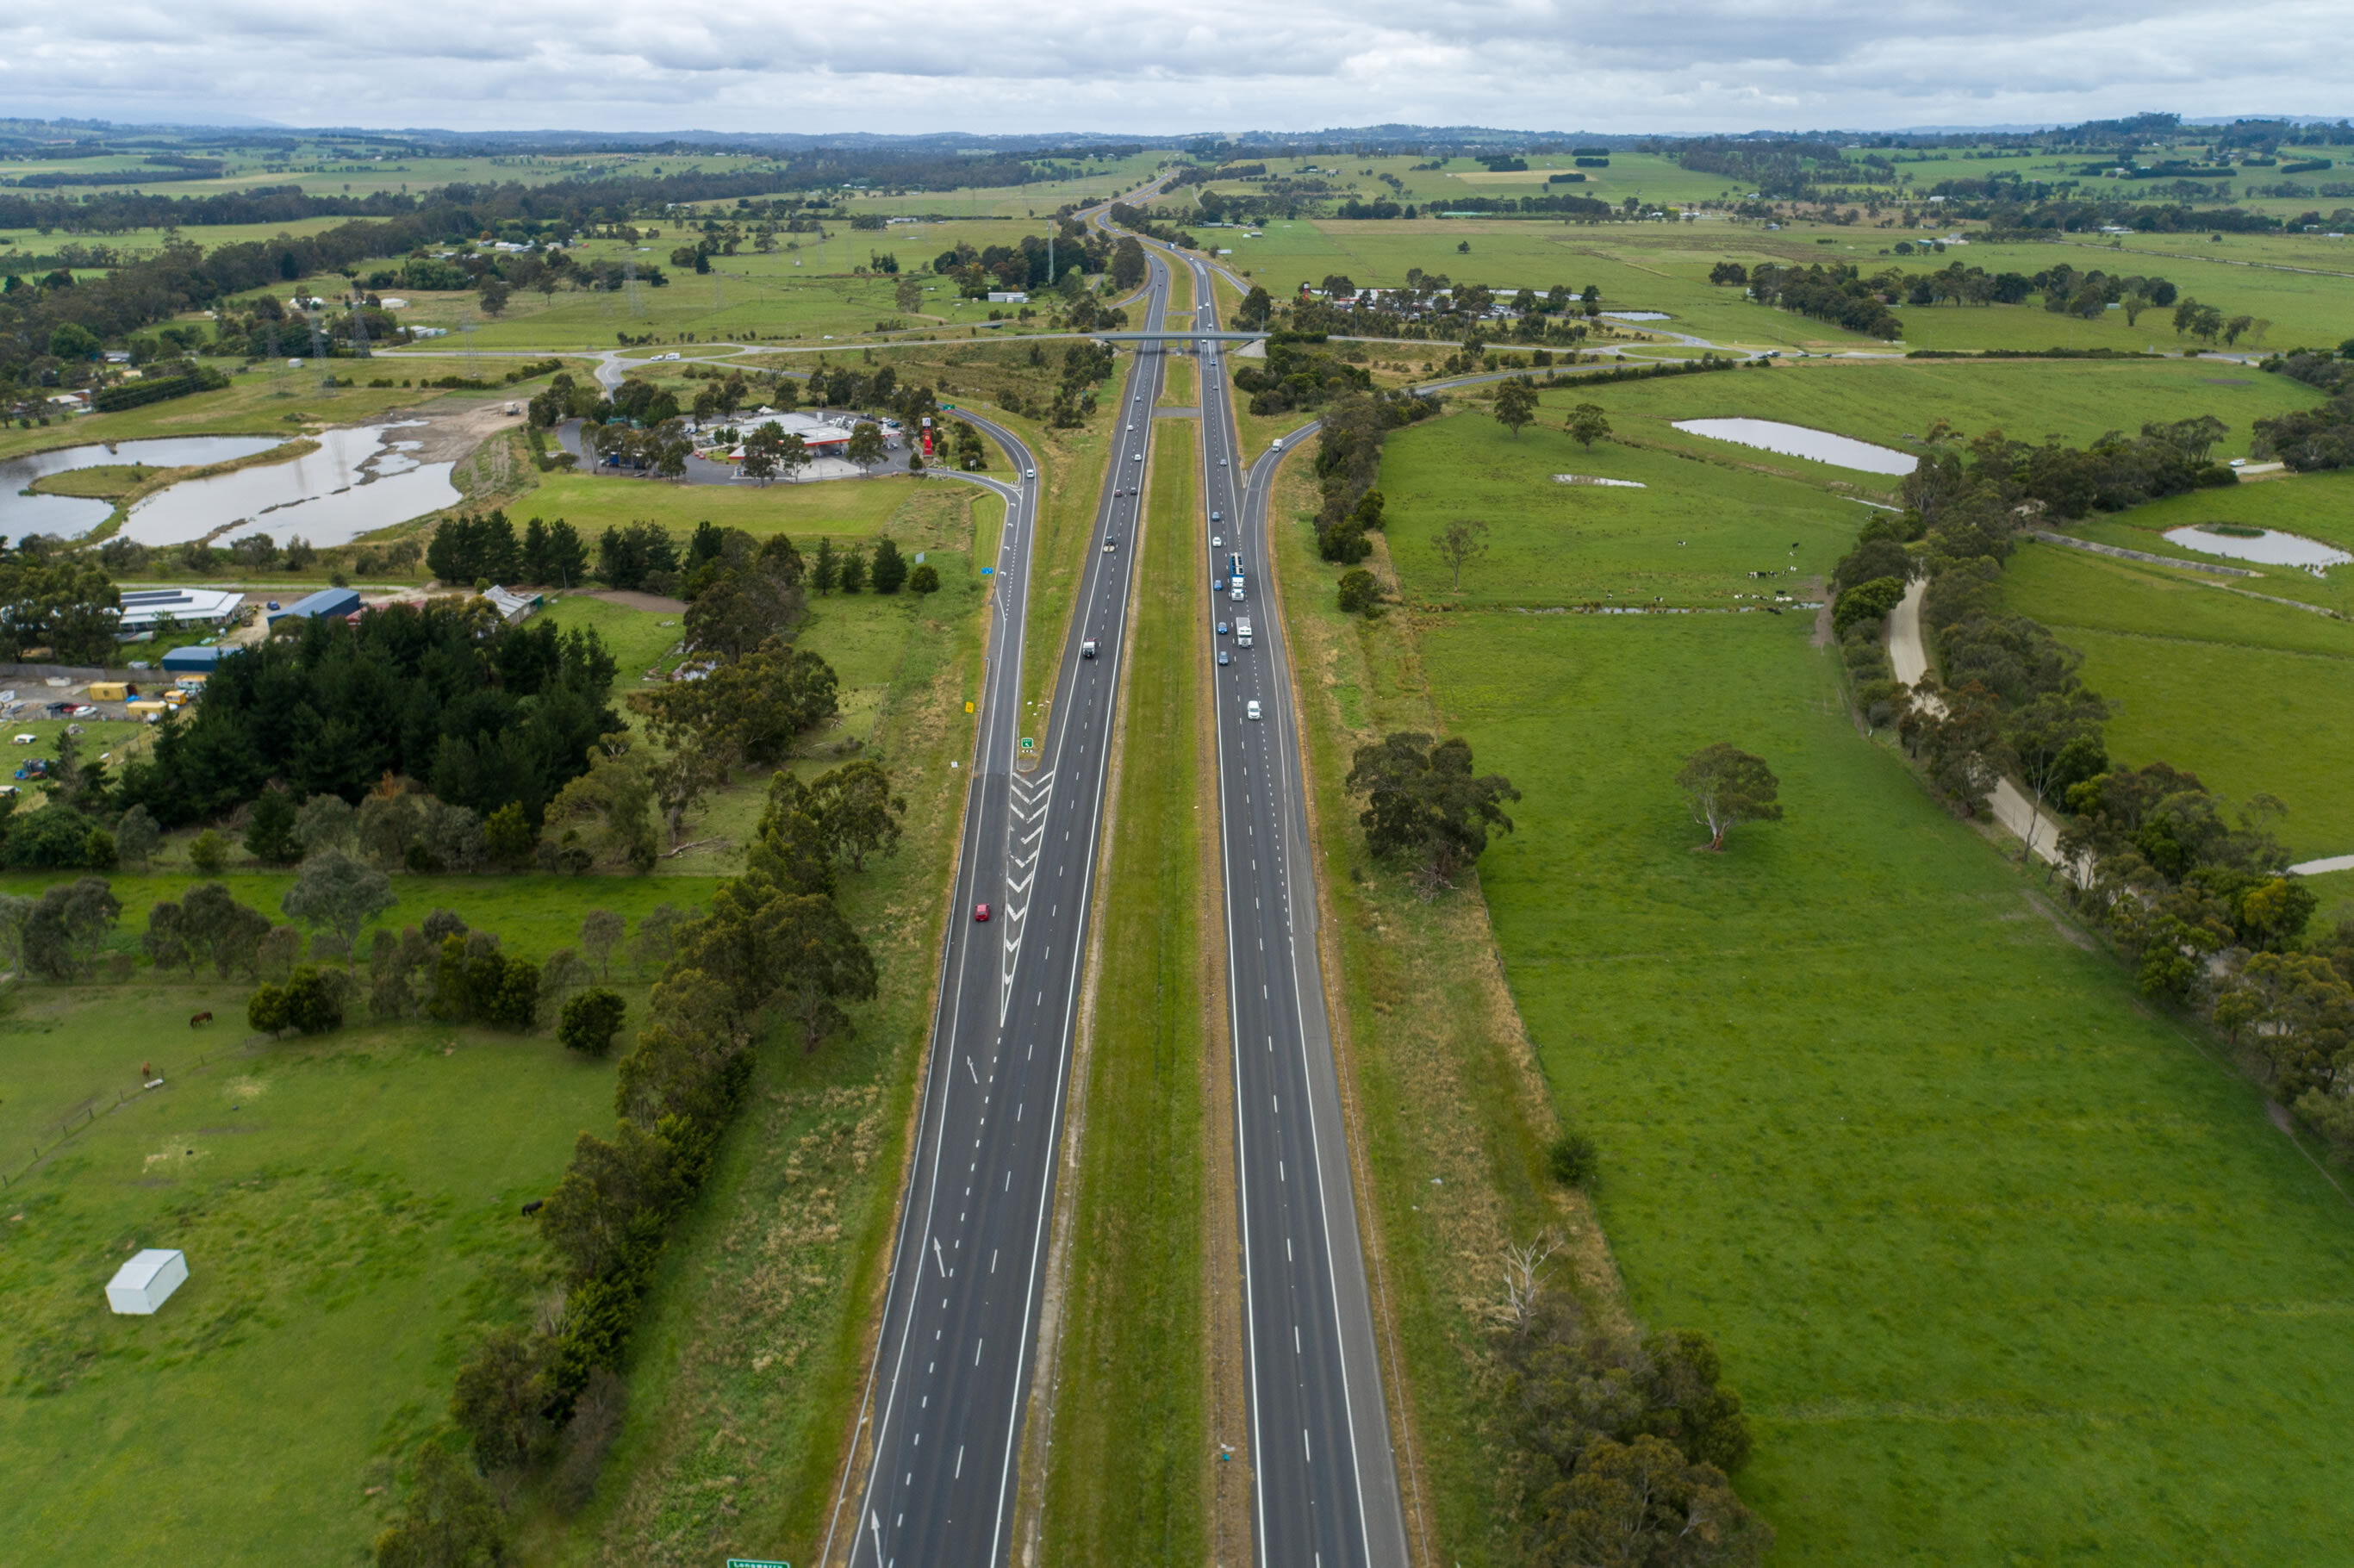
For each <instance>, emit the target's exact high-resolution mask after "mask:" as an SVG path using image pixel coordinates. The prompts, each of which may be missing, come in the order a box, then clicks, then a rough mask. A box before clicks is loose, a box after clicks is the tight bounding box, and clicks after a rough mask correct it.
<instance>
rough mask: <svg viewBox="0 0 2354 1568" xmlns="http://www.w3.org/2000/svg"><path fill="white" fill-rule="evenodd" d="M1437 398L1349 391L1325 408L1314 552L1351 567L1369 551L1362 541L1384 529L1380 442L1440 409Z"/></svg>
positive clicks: (1319, 448) (1319, 450)
mask: <svg viewBox="0 0 2354 1568" xmlns="http://www.w3.org/2000/svg"><path fill="white" fill-rule="evenodd" d="M1438 408H1439V400H1438V399H1437V398H1436V397H1415V396H1414V395H1413V394H1412V393H1406V392H1364V391H1358V390H1353V389H1352V390H1350V391H1347V392H1343V393H1341V395H1340V396H1339V397H1335V398H1333V399H1332V401H1331V404H1330V405H1328V406H1327V407H1326V408H1325V410H1324V418H1323V427H1322V429H1321V430H1320V432H1319V436H1318V440H1317V443H1316V465H1315V466H1316V482H1317V487H1318V488H1319V489H1320V491H1321V492H1322V493H1323V500H1322V503H1321V504H1320V505H1319V507H1318V508H1317V513H1316V546H1317V553H1318V554H1319V555H1320V556H1323V558H1324V559H1326V560H1328V561H1332V562H1335V563H1337V564H1339V565H1341V566H1343V567H1352V566H1354V565H1356V564H1357V563H1358V562H1360V561H1362V560H1363V559H1364V558H1365V557H1366V556H1369V555H1371V554H1372V553H1373V545H1372V543H1371V542H1370V541H1368V540H1367V539H1366V537H1365V535H1366V533H1367V532H1368V531H1369V530H1377V529H1379V528H1380V527H1381V526H1382V514H1383V506H1384V501H1383V497H1382V494H1381V493H1380V492H1379V491H1377V490H1375V489H1374V488H1373V482H1374V480H1375V479H1377V478H1378V477H1379V476H1380V474H1381V467H1382V443H1383V442H1384V441H1386V440H1388V439H1389V433H1390V432H1391V431H1392V430H1394V429H1398V428H1400V427H1401V426H1405V425H1410V424H1413V423H1414V422H1416V420H1419V419H1425V418H1429V417H1430V416H1431V415H1432V414H1435V413H1437V411H1438Z"/></svg>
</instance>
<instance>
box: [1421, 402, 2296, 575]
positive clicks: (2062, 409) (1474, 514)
mask: <svg viewBox="0 0 2354 1568" xmlns="http://www.w3.org/2000/svg"><path fill="white" fill-rule="evenodd" d="M2206 368H2207V367H2205V366H2194V365H2185V364H2181V363H2179V362H2177V363H2150V364H2127V365H2091V366H2088V365H2078V364H2065V365H2016V364H1998V365H1954V364H1950V363H1945V364H1941V363H1935V362H1929V363H1924V362H1921V361H1912V362H1899V363H1894V364H1877V365H1808V366H1803V367H1791V368H1786V369H1780V370H1773V371H1754V370H1737V371H1731V372H1720V373H1718V374H1715V375H1709V376H1676V377H1670V378H1668V379H1663V380H1659V381H1642V382H1621V383H1617V384H1615V385H1614V384H1609V383H1596V384H1589V385H1585V386H1578V387H1564V388H1557V389H1553V390H1549V391H1546V392H1544V393H1543V394H1542V395H1541V397H1540V398H1539V413H1538V418H1537V421H1536V422H1535V423H1534V424H1532V425H1531V426H1530V427H1529V428H1528V429H1525V430H1523V431H1522V432H1521V433H1520V434H1519V435H1518V436H1517V437H1516V436H1514V435H1512V434H1511V432H1510V431H1508V430H1506V429H1504V428H1503V427H1502V426H1501V425H1499V424H1497V423H1496V422H1495V420H1494V418H1492V417H1490V414H1489V413H1488V412H1487V410H1486V408H1485V406H1484V405H1482V404H1479V403H1478V402H1476V401H1474V402H1471V403H1469V405H1468V406H1467V407H1465V408H1462V409H1461V410H1459V411H1458V412H1455V413H1451V414H1449V415H1448V416H1447V417H1445V418H1439V419H1437V420H1432V421H1427V422H1426V423H1424V424H1420V425H1416V426H1413V427H1410V428H1408V429H1404V430H1401V431H1399V432H1398V433H1397V434H1395V435H1394V436H1393V437H1392V438H1391V439H1390V442H1389V446H1388V448H1387V452H1386V457H1385V460H1384V471H1383V475H1382V489H1383V493H1384V495H1385V496H1386V497H1387V499H1388V503H1389V505H1388V513H1387V519H1388V521H1387V528H1388V533H1389V542H1390V546H1391V553H1392V559H1393V560H1394V563H1395V567H1396V571H1397V575H1398V580H1399V585H1400V588H1401V591H1403V592H1404V593H1405V595H1406V596H1407V597H1408V598H1410V599H1416V600H1433V601H1435V600H1439V599H1447V600H1448V601H1450V602H1459V603H1462V604H1466V605H1475V606H1477V605H1511V606H1529V607H1534V608H1544V607H1557V606H1562V605H1570V604H1580V603H1587V602H1592V603H1600V604H1606V605H1607V604H1620V605H1623V604H1628V603H1630V602H1631V603H1635V604H1649V603H1653V602H1655V601H1658V602H1664V603H1665V604H1667V605H1669V606H1670V607H1673V606H1698V607H1709V606H1714V607H1720V608H1730V607H1733V606H1735V605H1738V604H1741V603H1745V602H1753V601H1755V599H1758V598H1760V597H1761V596H1770V595H1771V594H1772V593H1773V592H1774V591H1775V589H1776V588H1787V589H1789V590H1790V591H1791V592H1792V593H1793V594H1794V595H1796V596H1797V597H1799V598H1804V597H1805V594H1804V591H1803V590H1804V589H1805V588H1806V587H1807V585H1808V583H1809V582H1812V581H1815V580H1816V579H1819V578H1820V577H1825V576H1827V575H1828V573H1829V570H1830V568H1831V567H1832V566H1833V565H1834V564H1835V563H1836V562H1837V561H1838V559H1839V557H1840V556H1841V555H1843V554H1845V553H1846V551H1847V550H1848V548H1849V547H1850V546H1851V545H1852V544H1853V542H1854V537H1855V531H1856V529H1857V528H1859V527H1860V526H1861V523H1862V517H1863V510H1862V508H1861V506H1859V505H1858V504H1856V503H1855V502H1854V501H1852V500H1850V499H1847V498H1846V497H1845V495H1844V494H1843V493H1842V490H1841V489H1838V488H1834V487H1843V488H1844V489H1847V490H1854V491H1857V492H1859V493H1862V494H1866V495H1874V496H1877V495H1881V494H1882V493H1884V491H1885V490H1886V488H1887V487H1889V486H1891V485H1892V484H1893V481H1891V480H1889V479H1887V478H1886V477H1884V476H1882V475H1876V474H1871V473H1865V472H1861V471H1852V470H1847V469H1841V468H1836V467H1833V466H1831V465H1829V464H1827V463H1818V462H1812V461H1808V460H1806V459H1802V458H1791V457H1783V456H1780V455H1777V454H1775V453H1771V452H1764V451H1759V450H1755V449H1752V448H1747V447H1740V446H1735V445H1733V444H1732V443H1730V442H1725V441H1718V440H1710V439H1708V438H1706V437H1702V436H1697V435H1691V434H1687V433H1685V432H1683V431H1680V430H1677V429H1674V428H1673V422H1674V421H1676V420H1680V419H1689V418H1722V417H1731V416H1748V417H1753V418H1774V419H1782V420H1787V421H1788V422H1791V423H1794V424H1802V425H1807V426H1809V427H1812V428H1815V429H1827V430H1830V431H1833V432H1835V433H1838V434H1840V435H1847V436H1853V437H1856V438H1858V439H1861V440H1871V441H1875V442H1882V443H1887V444H1890V445H1892V446H1893V447H1895V448H1896V449H1898V450H1904V449H1905V448H1907V447H1911V446H1914V445H1916V444H1917V443H1915V442H1910V441H1907V440H1906V438H1907V437H1917V436H1919V435H1920V434H1921V433H1923V432H1925V430H1927V429H1928V428H1929V426H1930V425H1931V423H1932V422H1934V421H1935V419H1937V418H1946V419H1949V420H1951V421H1952V422H1953V423H1954V424H1956V426H1958V427H1960V428H1961V429H1964V430H1965V431H1967V432H1968V433H1969V434H1972V435H1976V434H1978V432H1980V431H1982V430H1984V429H1988V427H1990V426H1992V427H1999V428H2002V429H2006V430H2007V431H2009V432H2010V433H2011V434H2013V435H2016V436H2020V437H2021V438H2022V439H2026V440H2041V438H2042V437H2043V436H2044V435H2045V434H2047V433H2049V434H2052V435H2056V436H2058V437H2059V438H2060V439H2062V440H2066V441H2071V442H2084V441H2089V440H2093V439H2094V438H2096V437H2098V436H2099V435H2101V434H2102V433H2103V432H2105V431H2106V430H2109V429H2117V428H2119V427H2121V426H2122V427H2124V428H2126V429H2138V428H2139V426H2140V425H2141V424H2142V423H2143V422H2145V421H2149V420H2166V419H2179V418H2188V417H2190V416H2191V415H2193V414H2197V413H2201V412H2208V411H2214V412H2216V413H2217V414H2218V417H2219V418H2225V420H2226V421H2227V423H2229V424H2230V425H2231V426H2232V431H2231V434H2230V435H2228V436H2227V437H2226V438H2225V441H2224V445H2225V446H2227V447H2230V446H2235V445H2236V446H2237V447H2238V448H2239V449H2240V450H2244V448H2245V444H2246V441H2247V439H2248V428H2249V424H2250V422H2251V421H2252V420H2253V419H2254V418H2260V417H2263V416H2264V415H2265V414H2269V413H2275V412H2279V411H2281V410H2283V409H2285V408H2293V407H2301V406H2303V405H2304V404H2305V403H2306V401H2308V400H2309V394H2308V393H2307V391H2306V388H2304V387H2299V386H2296V384H2294V383H2287V382H2284V381H2282V380H2281V379H2280V378H2279V377H2276V376H2257V377H2255V378H2253V380H2250V381H2248V382H2247V383H2246V384H2245V385H2240V386H2226V387H2219V386H2216V385H2214V384H2213V383H2212V382H2211V379H2210V378H2209V377H2208V376H2204V375H2202V374H2200V372H2201V371H2202V370H2204V369H2206ZM1587 401H1592V402H1596V403H1599V404H1600V405H1602V406H1603V408H1605V409H1606V410H1607V412H1608V415H1609V418H1610V420H1611V422H1612V427H1613V430H1614V438H1613V439H1611V440H1605V441H1602V442H1599V443H1597V444H1596V446H1595V447H1594V448H1593V449H1592V450H1586V449H1585V448H1582V447H1580V446H1578V445H1577V443H1576V442H1575V441H1573V440H1570V439H1569V437H1568V436H1567V435H1565V434H1564V432H1563V430H1562V428H1561V424H1562V421H1563V420H1564V418H1566V416H1567V414H1568V412H1569V409H1570V408H1572V407H1573V406H1575V404H1578V403H1582V402H1587ZM1562 473H1568V474H1577V475H1584V476H1588V477H1596V478H1605V479H1617V480H1628V481H1633V482H1636V483H1638V484H1641V485H1643V486H1644V487H1645V488H1643V489H1640V490H1634V489H1627V488H1621V487H1617V486H1600V485H1585V484H1564V483H1559V482H1555V480H1554V478H1553V476H1554V475H1555V474H1562ZM2298 483H2299V484H2305V485H2310V486H2311V488H2310V489H2309V490H2308V491H2307V492H2306V493H2309V494H2312V495H2314V496H2316V497H2317V498H2318V497H2325V496H2326V497H2329V498H2331V499H2330V500H2329V501H2328V502H2327V503H2326V504H2327V506H2328V507H2329V508H2330V509H2331V513H2332V514H2333V515H2334V514H2335V511H2336V506H2335V497H2336V495H2337V491H2336V488H2335V487H2334V485H2333V484H2332V483H2331V482H2328V481H2323V482H2319V483H2318V484H2316V483H2314V482H2310V481H2299V482H2298ZM2275 488H2277V489H2279V490H2280V491H2282V492H2283V493H2286V492H2287V490H2288V488H2289V487H2287V486H2285V485H2276V486H2275ZM2265 489H2266V487H2265V486H2264V485H2263V484H2251V485H2248V486H2246V487H2244V488H2243V490H2235V491H2230V492H2202V493H2200V495H2199V496H2194V497H2186V498H2182V499H2181V500H2179V501H2178V502H2173V503H2166V505H2167V507H2171V508H2190V507H2198V506H2208V507H2210V509H2211V510H2212V509H2213V508H2212V506H2211V500H2212V499H2213V498H2224V499H2225V500H2227V501H2229V502H2237V501H2238V499H2239V498H2240V497H2241V496H2243V495H2246V496H2250V497H2253V498H2255V500H2254V501H2253V504H2255V505H2257V506H2259V507H2264V506H2274V507H2285V508H2289V509H2295V508H2296V503H2295V500H2294V497H2290V498H2289V499H2288V500H2286V501H2285V502H2279V503H2273V502H2266V501H2264V500H2263V499H2262V498H2263V496H2264V491H2265ZM2161 510H2162V509H2161V508H2158V507H2151V508H2147V509H2144V510H2143V511H2138V512H2134V513H2129V514H2124V516H2123V518H2122V519H2117V520H2107V521H2104V522H2103V523H2101V524H2098V525H2097V526H2098V527H2108V528H2115V527H2118V526H2124V525H2127V524H2132V525H2138V524H2140V523H2141V522H2142V520H2143V519H2144V518H2145V516H2147V515H2148V514H2154V513H2159V512H2160V511H2161ZM2216 514H2218V515H2225V516H2231V515H2236V514H2235V513H2233V512H2232V511H2230V510H2228V509H2226V510H2223V511H2220V512H2217V513H2216ZM2168 515H2171V516H2173V521H2169V522H2168V523H2167V524H2166V525H2167V526H2175V525H2177V524H2179V523H2180V522H2185V521H2190V520H2191V519H2190V516H2189V515H2174V514H2168ZM2198 515H2204V514H2203V513H2202V514H2198ZM1462 519H1470V520H1477V521H1479V522H1484V523H1486V524H1488V528H1489V533H1488V535H1487V536H1486V543H1487V546H1488V552H1487V554H1486V555H1485V556H1483V557H1480V558H1479V559H1477V560H1474V561H1472V562H1470V563H1469V564H1467V566H1466V567H1465V568H1464V573H1463V580H1462V587H1461V592H1460V596H1459V598H1458V596H1457V595H1456V593H1455V592H1454V590H1453V588H1452V587H1451V584H1452V580H1453V577H1452V569H1451V567H1449V566H1447V564H1446V563H1445V562H1443V561H1442V560H1441V558H1440V556H1438V554H1437V550H1436V547H1435V541H1436V540H1437V537H1438V536H1439V535H1440V534H1441V533H1442V532H1443V531H1444V530H1445V529H1446V528H1447V525H1448V524H1451V523H1453V522H1456V521H1458V520H1462ZM2315 531H2316V532H2317V533H2319V534H2321V535H2324V536H2329V534H2328V530H2327V528H2320V529H2317V530H2315ZM2093 536H2096V537H2097V536H2100V535H2098V534H2097V532H2096V533H2094V535H2093ZM1793 546H1796V548H1795V550H1794V549H1793ZM1790 567H1796V568H1797V570H1796V572H1791V571H1789V570H1788V568H1790ZM1776 571H1779V572H1780V573H1781V576H1780V577H1778V578H1776V577H1771V576H1768V577H1752V576H1751V575H1750V574H1751V573H1753V572H1763V573H1768V574H1771V573H1775V572H1776ZM2310 580H2311V579H2309V578H2299V579H2298V586H2299V587H2300V588H2301V587H2302V585H2305V584H2309V583H2310ZM2267 581H2270V579H2267ZM1737 596H1742V597H1737Z"/></svg>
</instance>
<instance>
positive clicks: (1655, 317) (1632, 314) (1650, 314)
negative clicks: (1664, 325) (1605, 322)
mask: <svg viewBox="0 0 2354 1568" xmlns="http://www.w3.org/2000/svg"><path fill="white" fill-rule="evenodd" d="M1603 314H1604V315H1605V316H1607V317H1608V318H1609V319H1610V320H1612V321H1614V322H1663V321H1666V320H1667V319H1668V313H1667V312H1665V311H1605V312H1603Z"/></svg>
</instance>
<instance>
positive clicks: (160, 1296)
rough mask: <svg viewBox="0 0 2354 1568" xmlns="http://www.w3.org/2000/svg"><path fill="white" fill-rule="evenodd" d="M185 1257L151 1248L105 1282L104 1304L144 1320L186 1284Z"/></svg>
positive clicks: (116, 1271)
mask: <svg viewBox="0 0 2354 1568" xmlns="http://www.w3.org/2000/svg"><path fill="white" fill-rule="evenodd" d="M187 1278H188V1259H187V1255H186V1254H185V1253H182V1252H179V1251H176V1250H174V1249H171V1248H166V1247H159V1246H151V1247H149V1248H147V1249H146V1250H145V1251H144V1252H142V1253H140V1254H139V1255H137V1256H136V1257H133V1259H132V1260H131V1261H130V1262H129V1263H126V1264H124V1265H123V1266H122V1267H121V1268H118V1269H116V1270H115V1271H114V1277H113V1278H112V1279H110V1280H108V1281H107V1282H106V1304H107V1305H108V1306H109V1307H111V1308H114V1310H115V1311H117V1312H122V1313H127V1314H129V1315H131V1316H133V1317H140V1318H144V1317H147V1316H149V1315H150V1314H152V1313H154V1310H155V1308H158V1307H161V1306H162V1305H164V1302H166V1301H168V1300H170V1299H171V1298H172V1292H173V1291H175V1290H177V1289H178V1288H179V1287H181V1286H183V1285H185V1284H186V1283H187Z"/></svg>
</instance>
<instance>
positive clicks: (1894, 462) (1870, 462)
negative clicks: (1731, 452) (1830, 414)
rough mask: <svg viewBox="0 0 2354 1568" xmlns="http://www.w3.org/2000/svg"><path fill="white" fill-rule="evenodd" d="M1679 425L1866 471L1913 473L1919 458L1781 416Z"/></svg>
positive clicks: (1689, 430)
mask: <svg viewBox="0 0 2354 1568" xmlns="http://www.w3.org/2000/svg"><path fill="white" fill-rule="evenodd" d="M1675 427H1676V429H1679V430H1682V431H1684V432H1685V433H1686V434H1688V435H1694V436H1706V437H1708V438H1709V439H1710V440H1718V441H1731V442H1733V443H1734V445H1736V446H1744V447H1755V448H1757V449H1758V450H1761V451H1769V452H1780V453H1781V454H1782V455H1783V456H1785V457H1802V458H1811V459H1813V460H1814V461H1817V462H1827V463H1829V464H1830V465H1831V466H1833V467H1834V468H1851V469H1857V470H1861V471H1862V472H1865V473H1889V474H1903V473H1911V472H1912V471H1913V470H1914V465H1915V463H1916V461H1918V460H1916V459H1915V458H1914V456H1913V454H1912V453H1911V452H1900V451H1897V450H1894V449H1893V448H1890V447H1876V446H1873V445H1872V443H1871V442H1870V441H1859V440H1853V439H1852V438H1850V437H1848V436H1835V435H1832V434H1831V433H1830V432H1829V430H1810V429H1808V428H1807V427H1806V426H1804V425H1786V424H1784V423H1782V422H1781V421H1780V420H1779V419H1678V420H1676V421H1675Z"/></svg>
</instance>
